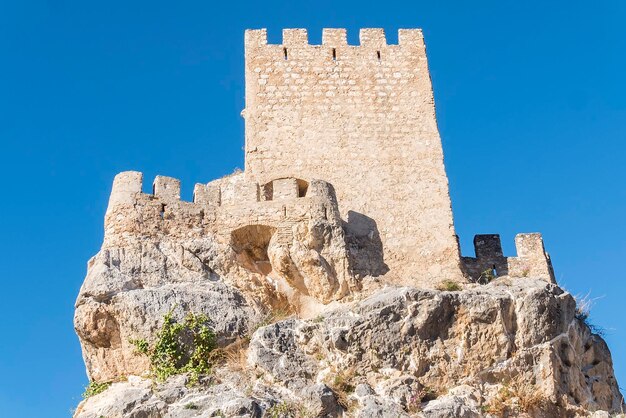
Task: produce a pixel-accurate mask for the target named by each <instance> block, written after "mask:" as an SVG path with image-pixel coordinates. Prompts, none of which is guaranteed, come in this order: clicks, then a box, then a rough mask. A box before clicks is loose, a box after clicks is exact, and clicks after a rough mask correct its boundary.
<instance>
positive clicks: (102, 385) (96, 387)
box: [83, 382, 111, 399]
mask: <svg viewBox="0 0 626 418" xmlns="http://www.w3.org/2000/svg"><path fill="white" fill-rule="evenodd" d="M109 386H111V382H89V384H88V385H87V386H85V392H84V393H83V398H85V399H87V398H89V397H90V396H94V395H97V394H99V393H102V392H104V391H105V390H107V389H108V388H109Z"/></svg>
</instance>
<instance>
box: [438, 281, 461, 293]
mask: <svg viewBox="0 0 626 418" xmlns="http://www.w3.org/2000/svg"><path fill="white" fill-rule="evenodd" d="M437 290H441V291H448V292H457V291H459V290H462V288H461V285H460V284H458V283H457V282H455V281H452V280H444V281H443V282H441V283H439V285H437Z"/></svg>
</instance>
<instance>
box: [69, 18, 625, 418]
mask: <svg viewBox="0 0 626 418" xmlns="http://www.w3.org/2000/svg"><path fill="white" fill-rule="evenodd" d="M306 38H307V36H306V32H305V31H302V30H287V31H286V32H285V33H284V40H283V44H282V45H267V39H266V33H265V31H264V30H258V31H248V32H247V33H246V82H247V84H248V86H247V88H246V92H247V95H246V109H245V110H244V112H243V115H244V117H245V119H246V171H245V172H238V173H235V174H233V175H230V176H226V177H224V178H221V179H217V180H214V181H211V182H210V183H206V184H196V185H195V187H194V197H193V202H186V201H183V200H181V199H180V196H181V194H180V181H178V180H177V179H174V178H171V177H164V176H157V178H156V179H155V181H154V184H153V190H152V193H144V192H143V176H142V174H141V173H138V172H133V171H129V172H123V173H120V174H118V175H117V176H116V177H115V180H114V182H113V189H112V192H111V196H110V199H109V205H108V208H107V211H106V215H105V225H104V226H105V228H104V229H105V234H104V242H103V245H102V248H101V250H100V252H99V253H98V254H96V256H94V257H93V258H92V259H91V260H90V261H89V264H88V271H87V277H86V278H85V281H84V283H83V286H82V288H81V290H80V293H79V296H78V299H77V301H76V313H75V318H74V325H75V329H76V332H77V333H78V336H79V338H80V342H81V346H82V349H83V356H84V359H85V364H86V366H87V374H88V375H89V378H90V379H91V380H93V381H96V382H114V383H113V384H112V385H111V386H110V387H109V388H108V389H107V390H105V391H104V392H103V393H100V394H98V395H94V396H92V397H90V398H89V399H86V400H85V401H83V402H81V404H80V405H79V406H78V408H77V410H76V413H75V417H77V418H91V417H93V418H99V417H102V416H105V417H107V418H116V417H134V418H150V417H155V418H156V417H172V418H174V417H181V418H182V417H212V416H229V417H230V416H241V417H244V416H245V417H262V416H270V417H277V416H280V417H313V416H316V417H340V416H343V417H364V418H365V417H368V418H369V417H394V418H395V417H414V416H418V417H432V418H439V417H465V418H474V417H481V416H487V417H496V416H526V417H546V418H551V417H575V416H580V417H582V416H589V415H590V414H591V413H592V412H593V413H594V415H593V416H597V417H602V416H609V415H608V414H614V413H617V412H620V411H621V410H622V409H623V408H624V404H623V398H622V395H621V393H620V392H619V388H618V385H617V382H616V381H615V377H614V374H613V366H612V361H611V355H610V352H609V350H608V347H607V346H606V343H605V342H604V341H603V339H602V338H601V337H600V336H599V335H596V334H593V333H592V332H591V330H590V329H589V326H588V325H587V324H586V323H585V320H584V318H581V315H580V314H577V311H576V303H575V301H574V299H573V298H572V296H571V295H570V294H569V293H567V292H565V291H564V290H562V289H561V288H560V287H559V286H557V285H556V282H555V279H554V277H555V276H554V272H553V270H552V264H551V261H550V256H549V255H548V253H547V252H546V251H545V249H544V245H543V239H542V237H541V235H540V234H535V233H533V234H519V235H517V237H516V239H515V243H516V249H517V255H516V256H514V257H506V256H505V255H504V254H503V252H502V246H501V243H500V238H499V236H497V235H477V236H476V237H475V239H474V245H475V256H465V257H461V255H460V252H459V247H458V242H457V238H456V237H455V232H454V226H453V222H452V212H451V208H450V199H449V195H448V185H447V178H446V175H445V171H444V167H443V154H442V151H441V143H440V139H439V134H438V132H437V127H436V122H435V114H434V106H433V99H432V97H433V95H432V86H431V83H430V78H429V77H428V68H427V65H426V55H425V49H424V44H423V39H422V34H421V31H418V30H401V31H400V32H399V45H387V43H386V41H385V36H384V33H383V32H382V30H375V29H367V30H363V31H362V32H361V44H362V45H361V46H358V47H355V46H349V45H347V42H346V34H345V31H344V30H341V29H332V30H325V31H324V35H323V45H321V46H311V45H308V43H307V40H306ZM320 178H321V180H318V179H320ZM327 181H331V182H332V183H333V184H331V183H328V182H327ZM335 187H337V190H336V191H335ZM442 289H448V291H445V290H442ZM168 312H171V313H172V315H173V317H174V318H175V319H176V320H182V318H183V317H185V316H186V315H187V314H188V313H195V314H204V315H206V316H207V317H208V318H209V319H210V321H211V323H210V325H211V327H212V328H213V330H214V331H215V333H216V335H217V339H218V345H219V347H220V353H221V355H222V356H221V357H218V356H216V357H215V358H216V359H218V358H219V359H221V360H212V361H213V362H214V364H213V369H212V372H211V373H210V374H209V375H205V376H200V379H199V382H198V384H195V385H193V386H191V387H190V386H188V384H189V383H191V380H190V379H189V377H188V376H186V375H178V376H173V377H170V378H169V379H168V380H166V381H165V382H157V381H152V380H150V379H151V378H152V376H151V375H150V373H149V370H150V364H148V357H147V356H145V355H140V354H138V353H137V352H136V348H135V346H134V345H133V344H132V343H131V340H134V339H145V340H146V341H147V342H149V343H153V342H154V340H155V338H156V334H157V332H158V330H159V329H160V328H161V326H162V322H163V317H164V315H165V314H166V313H168ZM277 318H282V319H281V320H279V319H277ZM212 354H213V353H212ZM212 354H211V355H212Z"/></svg>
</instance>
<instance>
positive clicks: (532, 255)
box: [462, 233, 556, 283]
mask: <svg viewBox="0 0 626 418" xmlns="http://www.w3.org/2000/svg"><path fill="white" fill-rule="evenodd" d="M515 247H516V249H517V257H505V256H504V255H503V253H502V244H501V242H500V236H499V235H495V234H489V235H476V236H475V237H474V250H475V252H476V257H462V260H463V264H464V266H465V269H466V270H467V273H468V275H469V276H470V277H471V278H472V279H473V280H474V281H478V282H483V281H487V280H489V279H491V278H494V277H500V276H507V275H508V276H514V277H534V278H540V279H543V280H546V281H549V282H552V283H556V281H555V278H554V271H553V269H552V262H551V261H550V256H549V255H548V253H546V251H545V249H544V245H543V238H542V237H541V234H538V233H531V234H517V235H516V236H515Z"/></svg>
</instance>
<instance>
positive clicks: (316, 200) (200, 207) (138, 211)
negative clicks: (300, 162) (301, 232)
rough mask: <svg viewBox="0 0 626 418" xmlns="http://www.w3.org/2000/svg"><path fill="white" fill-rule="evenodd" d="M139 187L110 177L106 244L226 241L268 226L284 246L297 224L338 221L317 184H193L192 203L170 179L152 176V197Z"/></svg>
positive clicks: (328, 193)
mask: <svg viewBox="0 0 626 418" xmlns="http://www.w3.org/2000/svg"><path fill="white" fill-rule="evenodd" d="M302 183H306V188H303V184H302ZM142 187H143V175H142V173H139V172H136V171H127V172H123V173H120V174H118V175H117V176H115V180H114V181H113V188H112V191H111V196H110V198H109V205H108V208H107V214H106V217H105V245H119V244H120V241H124V240H125V239H127V238H129V237H135V238H136V237H146V236H148V237H151V236H156V235H167V236H170V237H194V236H198V237H201V236H206V234H215V235H216V236H218V237H221V238H224V239H228V237H230V233H231V232H232V231H233V230H234V229H237V228H240V227H242V226H245V225H253V224H263V225H268V226H272V227H274V228H276V229H277V230H278V232H279V237H283V238H284V239H285V240H286V241H288V240H289V239H290V237H291V227H292V226H293V224H294V223H296V222H299V221H308V220H310V219H316V218H319V219H326V220H327V219H331V220H332V221H333V222H335V223H340V222H341V220H340V216H339V212H338V210H337V202H336V198H335V196H334V190H333V188H332V186H331V185H330V184H328V183H326V182H324V181H320V180H312V181H310V182H305V181H304V180H301V179H292V178H280V179H275V180H272V181H270V182H268V183H266V184H264V185H262V186H260V185H259V184H257V183H254V182H250V181H248V180H246V179H245V177H244V176H243V174H235V175H232V176H228V177H225V178H222V179H219V180H215V181H213V182H210V183H208V184H196V185H195V187H194V194H193V201H192V202H186V201H182V200H180V181H179V180H178V179H175V178H171V177H165V176H157V177H156V178H155V179H154V182H153V192H152V193H151V194H149V193H143V192H142ZM261 191H264V193H261Z"/></svg>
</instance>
